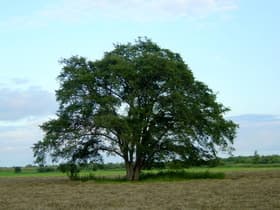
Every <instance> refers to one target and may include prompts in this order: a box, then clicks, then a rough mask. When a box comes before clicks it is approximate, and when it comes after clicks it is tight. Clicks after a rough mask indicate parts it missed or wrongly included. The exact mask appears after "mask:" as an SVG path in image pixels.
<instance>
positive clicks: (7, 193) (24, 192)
mask: <svg viewBox="0 0 280 210" xmlns="http://www.w3.org/2000/svg"><path fill="white" fill-rule="evenodd" d="M191 170H205V169H191ZM210 170H214V171H224V172H225V173H226V178H225V179H203V180H202V179H200V180H186V181H174V182H135V183H131V182H126V183H95V182H94V181H88V182H80V181H69V180H68V179H67V178H66V177H64V176H61V174H60V176H59V174H55V173H53V174H52V175H53V176H27V175H25V176H24V175H21V176H14V177H12V176H2V177H0V209H5V210H6V209H26V210H27V209H28V210H32V209H46V210H48V209H262V210H263V209H280V169H279V168H270V169H267V168H261V169H260V168H259V169H256V168H255V169H254V168H248V169H247V168H246V169H244V168H243V169H238V168H233V169H231V170H230V169H222V168H213V169H210ZM99 173H101V172H99ZM107 173H108V172H107Z"/></svg>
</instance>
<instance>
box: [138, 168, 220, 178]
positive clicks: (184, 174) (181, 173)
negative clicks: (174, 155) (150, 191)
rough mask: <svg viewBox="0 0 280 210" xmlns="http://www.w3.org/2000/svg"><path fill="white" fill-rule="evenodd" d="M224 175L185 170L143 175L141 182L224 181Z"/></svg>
mask: <svg viewBox="0 0 280 210" xmlns="http://www.w3.org/2000/svg"><path fill="white" fill-rule="evenodd" d="M223 178H225V174H224V173H213V172H209V171H204V172H187V171H185V170H167V171H160V172H158V173H143V174H141V175H140V180H167V181H172V180H175V181H176V180H186V179H223Z"/></svg>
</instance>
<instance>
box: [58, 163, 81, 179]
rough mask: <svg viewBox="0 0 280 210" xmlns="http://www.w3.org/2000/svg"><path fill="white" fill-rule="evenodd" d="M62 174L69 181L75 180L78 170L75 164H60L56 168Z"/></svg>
mask: <svg viewBox="0 0 280 210" xmlns="http://www.w3.org/2000/svg"><path fill="white" fill-rule="evenodd" d="M57 169H58V170H59V171H61V172H62V173H66V174H67V176H68V177H69V178H70V179H75V178H77V177H78V174H79V172H80V168H79V166H78V165H76V164H75V163H62V164H60V165H59V166H58V168H57Z"/></svg>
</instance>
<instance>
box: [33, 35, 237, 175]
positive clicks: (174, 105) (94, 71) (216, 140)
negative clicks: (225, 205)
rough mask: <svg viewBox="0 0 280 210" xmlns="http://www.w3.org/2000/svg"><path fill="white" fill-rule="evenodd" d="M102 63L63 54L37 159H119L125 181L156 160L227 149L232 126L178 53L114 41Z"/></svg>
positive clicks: (205, 155) (143, 41)
mask: <svg viewBox="0 0 280 210" xmlns="http://www.w3.org/2000/svg"><path fill="white" fill-rule="evenodd" d="M114 47H115V48H114V49H113V50H112V51H111V52H107V53H105V55H104V57H103V58H102V59H101V60H97V61H88V60H87V59H85V58H83V57H78V56H75V57H71V58H70V59H64V60H63V61H62V64H64V66H63V69H62V72H61V74H60V75H59V76H58V79H59V82H60V88H59V89H58V90H57V91H56V96H57V101H58V102H59V105H60V106H59V110H58V112H57V118H56V119H53V120H50V121H48V122H46V123H44V124H43V125H42V126H41V128H42V129H43V131H44V132H45V136H44V138H43V140H41V141H39V142H38V143H36V144H35V145H34V148H33V150H34V156H35V157H36V161H37V162H42V161H44V159H45V155H46V154H50V155H51V156H52V157H53V160H54V161H57V160H59V159H64V160H67V161H69V162H71V163H79V162H83V161H99V160H101V159H102V155H101V154H102V153H104V152H107V153H108V154H111V155H118V156H120V157H122V158H123V160H124V162H125V167H126V174H127V178H128V179H129V180H137V179H139V173H140V171H141V169H142V168H143V167H145V166H146V165H148V164H151V163H152V162H154V161H162V160H165V161H171V160H188V159H196V158H204V159H211V158H215V157H216V153H217V151H218V149H220V150H223V151H228V152H229V151H230V150H231V149H232V143H233V140H234V137H235V134H236V128H237V125H236V124H235V123H233V122H232V121H230V120H226V119H225V118H224V114H225V113H226V112H227V111H228V110H229V109H228V108H225V107H224V106H223V105H222V104H220V103H218V102H217V101H216V95H215V94H214V93H213V91H212V90H211V89H209V88H208V87H207V86H206V85H205V84H204V83H202V82H200V81H198V80H196V79H195V78H194V76H193V74H192V71H191V70H190V69H189V67H188V65H187V64H185V63H184V61H183V59H182V58H181V56H180V55H179V54H177V53H173V52H171V51H170V50H168V49H162V48H160V47H159V46H158V45H157V44H155V43H154V42H152V41H151V40H149V39H146V38H144V39H143V38H139V39H138V40H137V41H136V42H135V43H134V44H131V43H128V44H117V45H115V46H114Z"/></svg>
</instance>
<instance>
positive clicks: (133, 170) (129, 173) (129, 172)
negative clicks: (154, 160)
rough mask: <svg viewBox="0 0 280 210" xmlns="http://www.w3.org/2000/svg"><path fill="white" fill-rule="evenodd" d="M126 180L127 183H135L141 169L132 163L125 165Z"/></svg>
mask: <svg viewBox="0 0 280 210" xmlns="http://www.w3.org/2000/svg"><path fill="white" fill-rule="evenodd" d="M125 167H126V178H127V179H128V180H129V181H137V180H139V177H140V171H141V167H140V166H138V165H134V164H133V163H126V164H125Z"/></svg>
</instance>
